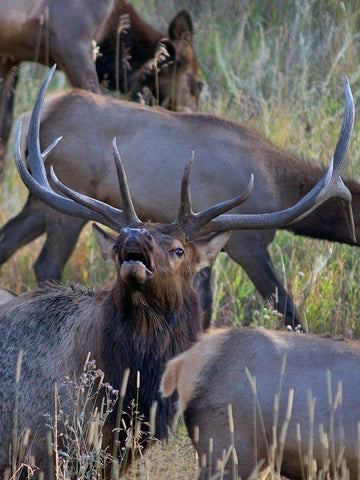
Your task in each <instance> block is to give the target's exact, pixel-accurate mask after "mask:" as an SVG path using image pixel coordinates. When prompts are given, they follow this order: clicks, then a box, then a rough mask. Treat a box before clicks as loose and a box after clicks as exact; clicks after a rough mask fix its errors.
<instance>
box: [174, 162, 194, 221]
mask: <svg viewBox="0 0 360 480" xmlns="http://www.w3.org/2000/svg"><path fill="white" fill-rule="evenodd" d="M193 160H194V155H193V157H192V159H191V160H190V162H189V163H188V164H187V165H186V167H185V169H184V174H183V177H182V182H181V200H180V208H179V213H178V216H177V218H176V220H175V222H174V223H177V224H179V225H182V224H184V223H185V222H186V221H187V220H188V219H189V218H191V217H193V216H194V212H193V211H192V209H191V195H190V187H189V178H190V170H191V167H192V164H193Z"/></svg>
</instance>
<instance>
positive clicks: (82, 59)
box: [53, 44, 100, 93]
mask: <svg viewBox="0 0 360 480" xmlns="http://www.w3.org/2000/svg"><path fill="white" fill-rule="evenodd" d="M89 49H90V47H89V45H86V47H85V46H83V47H82V48H81V47H80V45H79V44H78V45H77V48H76V52H75V51H74V49H73V48H72V49H70V51H67V49H66V48H65V47H64V45H62V47H61V48H59V53H57V52H53V55H54V58H55V60H56V62H57V63H58V65H59V67H60V68H61V70H62V71H63V72H64V73H65V74H66V77H67V79H68V81H69V83H70V84H71V85H72V86H73V87H75V88H81V89H83V90H89V91H90V92H94V93H100V87H99V82H98V78H97V74H96V70H95V63H94V61H92V59H91V54H90V51H89ZM60 52H61V53H60Z"/></svg>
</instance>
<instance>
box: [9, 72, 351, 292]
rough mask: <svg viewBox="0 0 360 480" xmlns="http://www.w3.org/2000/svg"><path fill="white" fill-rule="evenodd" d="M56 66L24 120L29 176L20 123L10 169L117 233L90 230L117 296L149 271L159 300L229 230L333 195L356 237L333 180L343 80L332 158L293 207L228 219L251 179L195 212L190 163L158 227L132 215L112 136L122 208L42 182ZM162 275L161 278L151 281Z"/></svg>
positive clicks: (145, 279)
mask: <svg viewBox="0 0 360 480" xmlns="http://www.w3.org/2000/svg"><path fill="white" fill-rule="evenodd" d="M54 68H55V67H53V68H52V69H51V70H50V72H49V73H48V75H47V77H46V79H45V81H44V83H43V85H42V87H41V90H40V92H39V96H38V98H37V100H36V103H35V106H34V110H33V113H32V117H31V121H30V126H29V135H28V152H29V153H28V158H27V164H28V167H29V169H30V171H31V173H29V171H28V170H27V168H26V167H25V165H24V162H23V160H22V158H21V153H20V130H21V125H19V126H18V129H17V135H16V140H15V147H14V155H15V161H16V166H17V169H18V171H19V174H20V176H21V178H22V180H23V182H24V183H25V184H26V186H27V187H28V188H29V190H30V191H31V192H32V193H33V194H34V195H35V196H37V197H39V198H40V199H41V200H43V201H44V202H45V203H47V204H48V205H50V206H51V207H53V208H54V209H56V210H58V211H60V212H62V213H66V214H69V215H74V216H78V217H81V218H83V219H86V220H94V221H97V222H99V223H101V224H103V225H105V226H108V227H110V228H111V229H113V230H115V231H117V232H118V237H117V238H113V237H112V236H110V235H109V234H108V233H106V232H105V231H103V230H101V229H100V228H99V227H97V226H95V227H94V232H95V235H96V237H97V240H98V242H99V243H100V245H101V247H102V251H103V256H104V258H105V259H107V260H110V259H111V260H113V261H114V262H115V265H116V268H117V272H118V279H119V283H121V285H122V291H124V292H126V291H127V288H126V286H129V285H131V288H132V289H133V290H134V289H135V290H136V289H138V290H139V289H141V290H142V291H146V285H147V284H149V285H151V284H153V283H154V281H155V277H156V275H155V274H156V273H157V272H162V274H161V275H162V276H163V282H162V288H159V289H158V292H159V296H164V298H165V297H166V295H165V292H166V286H167V282H166V278H167V276H168V275H172V276H174V272H177V271H179V272H180V271H181V272H182V275H180V276H179V278H182V281H186V280H189V282H190V280H191V278H192V276H193V275H194V274H195V271H196V269H197V268H203V267H204V266H206V265H207V264H209V263H211V262H212V261H213V260H214V259H215V257H216V255H217V253H218V252H219V251H220V250H221V248H222V247H223V245H224V243H226V241H227V238H228V235H229V232H230V231H231V230H235V229H264V228H279V227H283V226H284V225H286V224H289V223H292V222H295V221H297V220H299V219H301V218H303V217H304V216H305V215H308V214H309V213H310V212H311V211H312V210H314V209H315V208H317V207H318V206H319V205H321V204H322V203H323V202H325V201H326V200H327V199H329V198H330V197H332V196H337V197H340V198H341V199H342V200H343V202H344V205H345V207H346V209H345V211H346V214H347V218H348V222H349V228H350V230H351V234H352V236H353V237H355V233H354V225H353V218H352V210H351V194H350V192H349V191H348V189H347V188H346V187H345V186H344V184H343V182H342V180H341V178H340V176H339V170H340V168H341V166H342V163H343V161H344V157H345V155H346V153H347V151H348V147H349V142H350V137H351V132H352V127H353V122H354V103H353V98H352V94H351V90H350V87H349V84H348V81H347V79H346V81H345V100H346V106H345V112H344V120H343V125H342V128H341V132H340V136H339V140H338V143H337V146H336V149H335V152H334V156H333V158H332V160H331V162H330V165H329V167H328V169H327V171H326V173H325V175H324V176H323V178H322V179H321V180H320V182H319V183H318V184H317V185H316V186H315V187H314V188H313V189H312V190H311V191H310V192H309V193H308V194H307V195H306V196H305V197H303V198H302V199H301V200H300V201H299V202H298V203H297V204H296V205H294V206H292V207H289V208H287V209H285V210H282V211H278V212H271V213H265V214H241V215H240V214H227V213H226V212H228V211H229V210H231V209H232V208H234V207H236V206H238V205H239V204H240V203H242V202H244V201H245V200H246V199H247V198H248V196H249V195H250V193H251V190H252V186H253V178H252V177H251V178H250V181H249V186H248V188H247V190H246V191H245V192H244V193H243V194H242V195H240V196H238V197H236V198H234V199H231V200H228V201H225V202H223V203H220V204H217V205H215V206H212V207H210V208H208V209H206V210H204V211H202V212H199V213H194V212H193V211H192V207H191V198H190V191H189V175H190V168H191V164H189V165H188V166H187V167H186V168H185V172H184V176H183V180H182V188H181V205H180V210H179V213H178V216H177V219H176V220H175V221H174V222H173V223H172V224H168V225H159V224H151V223H143V222H141V221H140V220H139V218H138V217H137V215H136V212H135V210H134V206H133V203H132V200H131V197H130V193H129V189H128V186H127V181H126V177H125V172H124V169H123V166H122V163H121V160H120V156H119V153H118V151H117V147H116V141H115V139H114V141H113V153H114V161H115V165H116V169H117V175H118V178H119V187H120V194H121V203H122V210H120V209H118V208H115V207H112V206H110V205H108V204H105V203H103V202H101V201H99V200H96V199H93V198H90V197H87V196H85V195H82V194H80V193H77V192H75V191H73V190H71V189H70V188H68V187H66V186H65V185H63V184H62V183H61V182H60V181H59V180H58V178H57V177H56V175H55V173H54V171H53V170H52V169H51V172H50V173H51V178H52V180H53V182H54V183H55V185H56V187H57V188H58V189H59V190H60V192H62V193H63V194H64V195H65V196H62V195H60V194H58V193H57V192H56V191H54V190H53V189H52V187H51V186H50V184H49V182H48V179H47V177H46V172H45V168H44V164H43V160H44V158H45V157H46V155H47V154H48V153H49V152H50V150H51V149H52V148H53V147H54V146H55V145H56V143H57V142H58V140H59V139H57V140H55V141H54V142H53V144H52V145H50V147H48V148H47V149H46V151H45V152H44V153H43V154H42V153H41V151H40V143H39V129H40V112H41V107H42V103H43V100H44V96H45V93H46V90H47V87H48V85H49V83H50V80H51V77H52V73H53V71H54ZM150 181H151V179H150ZM165 259H166V261H165ZM160 265H161V268H160V267H159V266H160ZM161 275H160V274H159V275H158V276H157V278H158V277H161ZM179 282H180V283H179V285H178V288H179V289H180V290H181V288H182V285H181V281H180V280H179Z"/></svg>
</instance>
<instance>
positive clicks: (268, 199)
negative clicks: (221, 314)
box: [0, 90, 360, 327]
mask: <svg viewBox="0 0 360 480" xmlns="http://www.w3.org/2000/svg"><path fill="white" fill-rule="evenodd" d="M27 121H28V120H27V119H26V121H25V120H24V124H25V123H26V122H27ZM26 131H27V129H26V128H24V132H26ZM58 135H63V136H64V137H65V139H66V141H64V142H60V144H59V145H58V146H57V148H56V149H54V150H53V151H52V152H50V154H49V156H48V158H47V159H46V161H45V167H46V171H47V172H48V175H49V169H50V165H53V166H54V169H55V171H56V173H57V175H58V178H59V179H60V180H61V181H62V182H63V183H65V184H66V185H69V186H71V188H73V189H75V190H77V191H78V192H80V193H83V194H86V195H88V196H91V197H95V198H97V199H99V200H102V201H104V202H106V203H110V204H111V205H113V206H116V207H120V208H121V200H120V196H119V192H118V187H117V184H116V174H115V167H114V165H113V162H112V153H111V139H112V138H113V137H115V136H116V137H117V138H118V140H119V144H120V148H121V150H120V152H121V154H122V157H123V159H124V164H125V167H126V172H127V176H128V178H129V182H130V185H131V191H132V197H133V199H134V204H135V207H136V211H137V212H138V215H139V216H140V217H141V218H146V219H151V220H152V221H156V222H171V220H172V219H173V218H174V217H175V215H176V210H177V201H178V200H177V195H176V192H177V179H178V178H181V177H180V176H181V175H182V171H183V169H184V167H185V163H186V162H187V160H188V159H189V158H190V156H191V154H192V151H194V152H195V159H196V161H195V164H194V167H193V169H192V177H191V181H192V186H193V204H194V207H195V208H196V209H197V210H201V209H204V208H206V206H207V205H210V204H211V203H212V202H215V203H216V202H220V201H223V200H224V198H225V197H224V195H226V193H225V192H230V194H231V195H235V194H236V192H237V191H238V189H239V188H246V184H247V181H248V178H249V176H250V174H251V173H254V175H255V178H256V183H255V186H254V190H253V193H252V195H251V197H250V198H249V200H248V201H247V202H246V204H244V205H240V206H239V207H237V208H236V209H235V210H234V212H235V213H245V212H248V213H261V212H265V211H276V210H281V209H284V208H287V207H288V206H289V205H292V204H295V203H296V202H297V201H299V200H300V198H301V197H302V196H303V195H305V194H306V193H307V192H308V191H309V190H311V188H312V187H313V186H314V185H315V184H316V182H318V181H319V180H320V178H321V176H322V175H323V173H324V170H325V169H324V168H322V167H318V166H314V165H311V164H310V163H308V162H304V161H303V160H302V159H300V158H297V157H295V156H294V155H291V154H289V153H286V152H283V151H281V150H280V149H278V148H277V147H275V146H274V145H272V144H271V143H270V142H268V141H266V140H265V139H264V138H262V137H261V136H260V135H259V134H257V133H256V132H254V131H253V130H251V129H249V128H246V127H244V126H243V125H239V124H238V123H235V122H230V121H227V120H225V119H222V118H219V117H214V116H212V115H203V114H194V113H192V114H186V113H181V112H177V113H172V112H168V111H164V110H160V109H151V108H147V107H146V106H142V105H137V104H134V103H130V102H124V101H121V100H116V99H113V98H108V97H107V98H104V97H103V96H99V95H94V94H91V93H88V92H84V91H80V90H74V91H71V92H66V93H62V94H57V95H53V96H51V97H49V98H48V99H47V100H46V101H45V104H44V108H43V114H42V121H41V132H40V142H41V146H42V148H45V147H46V146H47V145H49V143H50V142H51V141H52V139H53V138H55V137H56V136H58ZM94 136H96V142H94V141H93V139H94ZM23 143H24V144H25V141H24V142H23ZM49 181H50V182H51V179H49ZM345 184H346V186H347V187H348V188H349V190H350V192H351V194H352V205H353V210H354V215H355V227H356V235H357V238H359V237H360V185H359V183H358V182H356V181H354V180H347V181H345ZM159 196H160V197H161V199H160V200H159V198H158V197H159ZM85 224H86V219H84V218H75V217H74V218H71V217H69V216H66V215H64V214H61V213H59V212H55V211H54V210H53V209H51V208H49V207H47V206H46V205H45V204H44V203H43V202H42V201H41V200H40V199H39V198H38V197H36V196H34V195H32V194H31V193H30V195H29V198H28V200H27V202H26V204H25V206H24V208H23V209H22V210H21V212H19V214H18V215H16V216H15V217H14V218H12V219H10V220H9V221H8V222H7V223H6V225H4V226H3V227H2V228H1V229H0V265H1V264H3V263H4V262H6V261H7V260H8V259H9V257H10V256H11V255H13V254H14V253H15V252H16V251H17V250H18V249H19V248H21V247H22V246H24V245H26V244H27V243H29V242H31V241H33V240H34V239H35V238H37V237H39V236H40V235H42V234H45V235H46V240H45V243H44V246H43V249H42V251H41V253H40V256H39V257H38V259H37V260H36V263H35V273H36V277H37V280H38V281H44V280H48V279H55V280H60V279H61V276H62V273H63V269H64V266H65V264H66V262H67V260H68V259H69V257H70V255H71V253H72V252H73V249H74V248H75V245H76V242H77V239H78V237H79V235H80V232H81V230H82V228H83V227H84V225H85ZM280 228H285V229H287V230H290V231H291V232H293V233H295V234H298V235H307V236H310V237H313V238H320V239H327V240H330V241H337V242H342V243H347V244H350V245H359V243H358V241H357V240H355V239H354V238H353V236H351V235H350V234H349V232H348V229H347V226H346V219H345V216H344V214H343V209H342V205H341V202H340V201H339V199H336V198H333V199H330V200H329V201H328V202H327V204H326V206H325V207H323V208H318V209H316V210H315V211H314V212H312V213H311V214H310V215H309V216H307V217H306V218H304V219H302V220H300V221H297V222H294V223H291V224H290V225H283V226H281V227H280ZM275 233H276V229H275V228H268V229H266V230H264V229H263V230H262V229H256V230H252V229H250V230H246V229H242V230H239V231H236V230H234V231H233V232H232V234H231V236H230V238H229V240H228V242H227V244H226V245H225V247H224V250H225V251H226V252H227V253H228V254H229V256H230V257H231V258H232V259H233V260H234V261H236V262H237V263H238V264H240V266H241V267H242V268H243V269H244V270H245V272H246V273H247V275H248V276H249V278H250V280H251V281H252V282H253V283H254V285H255V287H256V288H257V290H258V291H259V292H260V294H261V295H262V296H263V297H264V298H268V297H271V298H273V301H274V305H275V306H276V308H277V310H278V311H279V312H281V313H282V314H284V318H285V323H286V324H287V325H292V326H295V327H296V326H297V325H299V324H301V323H302V318H301V315H300V313H299V312H298V310H297V309H296V307H295V305H294V302H293V300H292V298H291V295H290V294H289V292H287V290H286V289H285V288H284V286H283V284H282V282H281V280H280V279H279V278H278V276H277V274H276V272H275V268H274V265H273V263H272V260H271V257H270V253H269V251H268V246H269V245H270V243H271V242H272V240H273V239H274V236H275ZM209 271H210V269H209V268H207V269H206V270H203V271H202V272H201V275H199V276H198V277H197V280H196V281H197V282H198V279H199V278H200V282H199V283H200V284H199V283H197V289H198V290H199V291H201V292H202V300H203V301H202V308H203V310H204V311H205V319H204V320H205V321H204V325H205V327H208V326H209V324H210V319H211V306H212V298H211V289H210V274H209ZM276 291H277V292H278V296H277V302H276V300H275V299H276V295H275V292H276ZM208 293H210V294H209V295H208Z"/></svg>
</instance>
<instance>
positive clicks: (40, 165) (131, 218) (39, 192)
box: [14, 65, 140, 230]
mask: <svg viewBox="0 0 360 480" xmlns="http://www.w3.org/2000/svg"><path fill="white" fill-rule="evenodd" d="M55 68H56V65H54V66H53V67H52V68H51V70H50V71H49V72H48V74H47V75H46V78H45V80H44V83H43V84H42V86H41V89H40V92H39V94H38V97H37V99H36V102H35V106H34V109H33V112H32V115H31V120H30V125H29V133H28V156H27V161H26V162H27V165H28V167H29V169H30V171H31V173H30V172H29V171H28V170H27V168H26V166H25V164H24V162H23V160H22V157H21V148H20V136H21V122H19V124H18V126H17V131H16V138H15V144H14V156H15V163H16V167H17V170H18V172H19V175H20V177H21V178H22V181H23V182H24V183H25V185H26V186H27V187H28V189H29V190H30V191H31V192H32V193H33V194H34V195H35V196H37V197H39V198H40V199H41V200H42V201H43V202H44V203H46V204H47V205H49V206H50V207H52V208H54V209H55V210H58V211H59V212H61V213H66V214H68V215H72V216H75V217H80V218H84V219H86V220H94V221H96V222H99V223H102V224H103V225H106V226H108V227H110V228H112V229H114V230H119V229H120V228H121V227H122V226H124V225H129V224H133V223H138V222H140V220H139V219H138V217H137V215H136V213H135V210H134V207H133V203H132V201H131V197H130V194H129V188H128V185H127V181H126V176H125V172H124V169H123V166H122V164H121V160H120V155H119V152H118V150H117V147H116V141H115V139H114V141H113V154H114V161H115V165H116V170H117V175H118V179H119V187H120V192H121V199H122V206H123V210H120V209H118V208H114V207H112V206H111V205H108V204H107V203H104V202H101V201H100V200H96V199H93V198H90V197H87V196H86V195H82V194H81V193H78V192H75V191H74V190H71V189H70V188H68V187H66V186H65V185H63V184H62V183H61V182H60V181H59V180H58V178H57V177H56V175H55V173H54V171H53V170H52V168H51V172H50V173H51V177H52V179H53V181H54V183H55V184H56V186H57V187H58V188H59V190H60V191H61V192H63V193H64V194H65V195H66V196H67V197H69V198H66V197H63V196H62V195H59V194H58V193H56V192H55V191H54V190H53V189H52V187H51V185H50V184H49V182H48V179H47V177H46V171H45V167H44V159H45V157H46V156H47V155H48V154H49V152H50V151H51V150H52V149H53V148H54V147H55V145H56V144H57V143H58V142H59V140H60V139H61V137H60V138H57V139H56V140H55V141H54V142H53V143H52V144H51V145H50V146H49V147H48V148H47V149H46V150H45V151H44V153H41V150H40V140H39V131H40V113H41V108H42V105H43V102H44V97H45V93H46V90H47V88H48V86H49V83H50V81H51V78H52V76H53V73H54V71H55Z"/></svg>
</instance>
